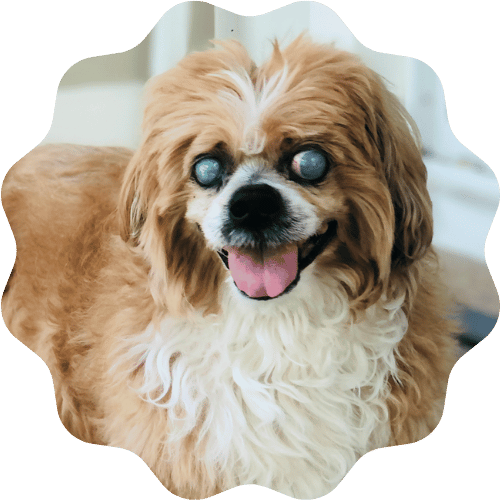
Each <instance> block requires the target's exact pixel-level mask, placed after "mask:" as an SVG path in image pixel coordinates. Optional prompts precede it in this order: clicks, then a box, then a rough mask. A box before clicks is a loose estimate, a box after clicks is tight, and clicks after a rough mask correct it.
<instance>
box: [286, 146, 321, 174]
mask: <svg viewBox="0 0 500 500" xmlns="http://www.w3.org/2000/svg"><path fill="white" fill-rule="evenodd" d="M327 166H328V163H327V161H326V157H325V155H324V154H323V153H321V152H319V151H316V150H315V149H308V150H306V151H301V152H300V153H297V154H296V155H295V156H294V157H293V160H292V170H293V171H294V173H296V174H297V175H298V176H299V177H302V179H305V180H307V181H314V180H317V179H319V178H321V177H322V176H323V174H324V173H325V172H326V169H327Z"/></svg>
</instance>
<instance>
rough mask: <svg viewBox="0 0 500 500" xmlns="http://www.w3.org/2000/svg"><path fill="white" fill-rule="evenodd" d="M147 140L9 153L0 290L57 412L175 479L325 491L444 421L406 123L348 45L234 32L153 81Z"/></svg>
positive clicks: (165, 478) (427, 205) (416, 164)
mask: <svg viewBox="0 0 500 500" xmlns="http://www.w3.org/2000/svg"><path fill="white" fill-rule="evenodd" d="M148 96H149V99H148V102H147V106H146V110H145V117H144V127H143V140H142V144H141V146H140V147H139V149H138V150H137V151H136V152H135V153H134V152H131V151H128V150H125V149H119V148H93V147H81V146H70V145H62V146H43V147H39V148H37V149H35V150H34V151H33V152H31V153H30V154H28V155H27V156H26V157H25V158H23V159H22V160H21V161H20V162H19V163H18V164H16V165H15V166H14V167H13V168H12V169H11V171H10V172H9V173H8V175H7V177H6V180H5V183H4V185H3V191H2V198H3V204H4V207H5V210H6V212H7V215H8V218H9V221H10V224H11V226H12V230H13V232H14V235H15V239H16V243H17V259H16V262H15V266H14V270H13V273H12V276H11V278H10V280H9V283H8V286H7V289H6V292H5V294H4V298H3V314H4V318H5V321H6V323H7V326H8V327H9V329H10V330H11V331H12V333H13V334H14V335H15V336H16V337H18V338H19V339H20V340H21V341H22V342H24V343H25V344H26V345H28V346H29V347H30V348H31V349H33V350H34V351H35V352H36V353H38V354H39V355H40V356H41V357H42V358H43V360H44V361H45V362H46V363H47V364H48V366H49V368H50V370H51V373H52V376H53V377H54V382H55V387H56V393H57V404H58V410H59V414H60V416H61V419H62V421H63V423H64V425H65V426H66V428H67V429H68V430H69V431H70V432H71V433H72V434H74V435H75V436H77V437H79V438H80V439H83V440H85V441H88V442H91V443H100V444H107V445H110V446H118V447H123V448H126V449H128V450H131V451H133V452H135V453H137V454H138V455H139V456H140V457H141V458H142V459H144V461H145V462H146V463H147V464H148V465H149V467H151V469H152V470H153V471H154V473H155V474H156V475H157V476H158V478H159V479H160V480H161V482H162V483H163V484H164V485H165V486H166V487H167V488H168V489H169V490H170V491H171V492H173V493H175V494H177V495H180V496H182V497H190V498H200V497H208V496H210V495H213V494H215V493H217V492H220V491H223V490H227V489H229V488H232V487H235V486H237V485H243V484H259V485H263V486H267V487H269V488H273V489H275V490H277V491H280V492H282V493H285V494H288V495H291V496H295V497H298V498H316V497H319V496H321V495H324V494H326V493H328V492H329V491H331V490H332V489H333V488H334V487H335V486H336V485H337V484H338V483H339V482H340V481H341V480H342V478H343V477H344V476H345V474H346V473H347V472H348V471H349V469H350V468H351V467H352V466H353V464H354V463H355V462H356V460H357V459H358V458H359V457H361V456H362V455H363V454H365V453H367V452H368V451H370V450H372V449H374V448H378V447H382V446H389V445H395V444H401V443H409V442H413V441H416V440H418V439H420V438H422V437H424V436H426V435H427V434H429V432H431V431H432V429H433V428H434V427H435V426H436V424H437V423H438V421H439V418H440V415H441V411H442V407H443V401H444V396H445V390H446V383H447V378H448V374H449V371H450V369H451V366H452V364H453V362H454V356H455V353H454V349H455V347H454V340H453V336H452V334H451V332H452V331H453V328H454V327H453V325H452V323H451V322H450V321H449V320H448V319H447V314H448V312H449V311H448V303H447V301H446V295H445V292H443V289H442V285H441V281H440V278H439V275H438V267H437V261H436V257H435V254H434V252H433V250H432V249H431V246H430V245H431V240H432V214H431V202H430V199H429V195H428V192H427V189H426V170H425V167H424V164H423V162H422V159H421V155H420V150H419V146H418V132H417V131H416V129H415V127H414V126H413V122H412V120H411V118H410V117H409V115H408V114H407V113H406V112H405V111H404V109H403V108H402V107H401V105H400V104H399V103H398V101H397V99H396V98H395V97H394V96H393V95H392V94H391V93H390V92H389V91H388V90H387V89H386V88H385V86H384V84H383V83H382V81H381V79H380V78H379V77H378V76H377V75H376V74H375V73H374V72H373V71H371V70H369V69H368V68H366V67H365V66H364V65H362V64H361V63H360V62H359V61H358V60H357V59H356V58H355V57H354V56H352V55H350V54H348V53H345V52H341V51H338V50H336V49H334V48H333V47H331V46H323V45H318V44H315V43H313V42H311V41H309V40H308V39H307V38H305V37H300V38H298V39H297V40H296V41H295V42H293V43H292V44H291V45H289V46H288V47H287V48H285V49H280V48H279V47H278V45H277V44H276V45H275V47H274V51H273V54H272V56H271V57H270V59H269V60H268V61H267V62H266V63H265V64H264V65H263V66H261V67H256V66H255V65H254V64H253V63H252V61H251V60H250V58H249V56H248V55H247V53H246V51H245V50H244V49H243V47H242V46H241V45H239V44H237V43H236V42H224V43H220V44H218V46H217V47H216V48H214V49H212V50H209V51H206V52H202V53H194V54H191V55H189V56H188V57H186V58H185V59H184V60H183V61H181V62H180V63H179V65H178V66H177V67H175V68H173V69H172V70H170V71H168V72H167V73H165V74H163V75H161V76H159V77H157V78H155V79H154V80H153V81H152V82H151V83H150V85H149V94H148Z"/></svg>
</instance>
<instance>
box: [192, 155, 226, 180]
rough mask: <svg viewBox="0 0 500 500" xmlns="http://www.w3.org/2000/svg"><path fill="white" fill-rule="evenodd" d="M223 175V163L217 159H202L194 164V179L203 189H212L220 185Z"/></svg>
mask: <svg viewBox="0 0 500 500" xmlns="http://www.w3.org/2000/svg"><path fill="white" fill-rule="evenodd" d="M223 173H224V170H223V167H222V163H221V162H220V161H219V160H218V159H217V158H212V157H207V158H202V159H201V160H198V161H197V162H196V163H195V164H194V169H193V174H194V178H195V179H196V181H197V182H198V184H199V185H200V186H203V187H212V186H215V185H217V184H219V183H220V181H221V179H222V174H223Z"/></svg>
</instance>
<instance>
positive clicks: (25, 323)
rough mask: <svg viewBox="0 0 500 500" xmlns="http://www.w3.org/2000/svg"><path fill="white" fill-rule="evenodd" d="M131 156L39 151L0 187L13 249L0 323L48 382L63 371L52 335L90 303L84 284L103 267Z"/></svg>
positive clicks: (109, 151) (76, 149) (66, 148)
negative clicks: (34, 358)
mask: <svg viewBox="0 0 500 500" xmlns="http://www.w3.org/2000/svg"><path fill="white" fill-rule="evenodd" d="M131 155H132V152H131V151H129V150H126V149H123V148H90V147H83V146H70V145H62V146H42V147H39V148H36V149H35V150H33V151H32V152H31V153H29V154H28V155H26V156H25V157H24V158H23V159H21V160H20V161H19V162H18V163H17V164H16V165H15V166H14V167H12V169H11V170H10V171H9V173H8V174H7V176H6V179H5V182H4V184H3V188H2V202H3V206H4V209H5V212H6V214H7V217H8V220H9V223H10V225H11V228H12V231H13V233H14V235H15V239H16V246H17V256H16V263H15V266H14V270H13V272H12V274H11V277H10V279H9V282H8V285H7V288H6V290H5V292H4V296H3V299H2V313H3V317H4V320H5V323H6V325H7V327H8V328H9V329H10V331H11V332H12V333H13V334H14V335H15V336H16V337H18V338H19V339H20V340H21V341H22V342H23V343H24V344H26V345H27V346H28V347H30V348H31V349H32V350H34V351H35V352H36V353H37V354H39V355H40V356H41V357H42V359H43V360H44V361H45V362H46V363H47V364H48V366H49V368H50V369H51V372H52V374H53V376H56V374H57V373H60V372H61V369H60V368H61V367H58V368H59V369H55V368H56V367H55V366H54V363H55V358H54V350H55V349H57V345H56V344H57V342H56V339H57V335H58V333H62V334H64V335H66V334H69V332H70V331H71V330H73V329H74V328H73V324H72V323H74V321H75V317H76V316H78V314H79V310H82V308H85V307H86V304H87V303H88V300H89V296H88V294H87V292H88V290H87V287H88V283H90V282H92V281H93V280H94V279H95V277H96V276H97V274H98V272H99V270H100V268H102V266H103V265H104V264H105V257H104V255H103V253H102V248H103V246H104V245H105V244H106V240H107V238H108V237H109V235H110V234H113V233H114V232H116V224H115V217H114V211H115V209H116V203H117V197H118V195H119V190H120V185H121V179H122V175H123V171H124V169H125V167H126V166H127V164H128V162H129V160H130V157H131ZM86 295H87V296H86ZM63 302H64V303H63ZM54 318H57V321H55V320H54ZM63 329H64V330H65V331H64V332H62V330H63ZM61 338H62V336H61ZM62 371H63V370H62Z"/></svg>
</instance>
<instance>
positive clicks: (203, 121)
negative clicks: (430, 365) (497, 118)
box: [120, 37, 432, 309]
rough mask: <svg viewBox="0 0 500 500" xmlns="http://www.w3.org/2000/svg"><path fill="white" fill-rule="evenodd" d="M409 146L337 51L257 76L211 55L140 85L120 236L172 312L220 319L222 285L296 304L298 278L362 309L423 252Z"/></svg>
mask: <svg viewBox="0 0 500 500" xmlns="http://www.w3.org/2000/svg"><path fill="white" fill-rule="evenodd" d="M416 135H417V132H416V131H415V128H414V127H413V125H412V120H411V118H410V117H409V116H408V114H407V113H406V112H405V111H404V110H403V108H402V107H401V105H400V104H399V103H398V101H397V99H396V98H395V97H394V96H393V95H392V94H391V93H390V92H389V91H388V90H387V89H386V87H385V86H384V84H383V82H382V81H381V79H380V78H379V77H378V76H377V75H376V74H375V73H374V72H373V71H371V70H369V69H368V68H366V67H365V66H364V65H362V64H361V63H360V62H359V61H358V60H357V59H356V58H355V57H353V56H352V55H350V54H348V53H345V52H341V51H338V50H335V49H334V48H333V47H330V46H323V45H317V44H314V43H312V42H311V41H309V40H307V39H306V38H304V37H300V38H299V39H297V40H296V41H295V42H293V43H292V44H291V45H289V46H288V47H287V48H285V49H284V50H280V48H279V47H278V45H277V44H276V45H275V47H274V51H273V54H272V56H271V58H270V59H269V61H268V62H267V63H266V64H264V65H263V66H261V67H256V66H255V65H254V64H253V63H252V61H251V60H250V59H249V57H248V55H247V53H246V51H245V50H244V49H243V48H242V47H241V46H240V45H239V44H237V43H236V42H229V43H223V44H220V45H219V46H218V47H216V48H215V49H212V50H209V51H207V52H202V53H195V54H192V55H189V56H188V57H186V58H185V59H184V60H183V61H181V63H180V64H179V65H178V66H177V67H175V68H174V69H172V70H170V71H168V72H167V73H165V74H163V75H161V76H159V77H157V78H155V79H154V80H153V81H152V82H151V84H150V88H149V100H148V103H147V106H146V111H145V120H144V138H143V142H142V145H141V146H140V148H139V150H138V151H137V153H136V154H135V156H134V158H133V159H132V162H131V164H130V165H129V168H128V171H127V173H126V177H125V181H124V185H123V189H122V196H121V201H120V217H121V223H122V235H123V237H124V239H125V240H127V241H129V242H130V243H132V244H134V245H136V246H137V247H139V248H140V249H141V250H142V251H143V252H144V255H145V256H146V258H147V259H148V261H149V263H150V265H151V278H152V282H153V284H154V287H153V288H154V291H155V294H156V297H157V299H158V300H163V302H165V303H168V304H169V307H170V308H172V309H175V308H177V307H178V306H181V305H182V303H183V302H187V303H190V304H191V305H192V306H194V307H201V308H204V309H216V307H217V297H218V291H219V288H220V286H221V283H223V282H224V281H226V278H227V277H228V273H230V275H231V277H232V279H233V281H234V284H235V285H236V287H237V288H238V289H239V291H240V292H241V293H242V294H245V295H247V296H248V297H250V298H253V299H259V300H270V299H273V298H275V297H279V296H282V295H284V294H288V293H290V294H293V293H294V287H295V285H296V284H297V283H298V282H299V280H300V277H301V272H302V271H303V270H304V269H305V268H307V267H309V268H310V269H313V270H314V272H315V273H317V274H318V273H319V274H325V273H338V274H339V276H340V275H341V276H343V280H344V286H345V287H346V289H347V291H348V293H349V295H350V297H351V298H352V301H353V304H367V303H370V302H373V301H374V300H376V299H377V298H378V297H380V295H381V294H382V293H386V292H387V291H388V290H389V289H390V287H391V286H392V285H391V283H394V282H395V280H396V278H397V277H398V276H399V277H401V276H404V275H405V274H407V273H408V272H409V269H410V268H411V266H412V265H413V264H414V262H415V261H417V260H418V259H420V258H421V257H422V256H423V255H424V254H425V252H426V250H427V248H428V246H429V245H430V243H431V239H432V218H431V203H430V200H429V196H428V192H427V189H426V172H425V167H424V165H423V163H422V160H421V156H420V151H419V148H418V144H417V140H416ZM240 292H238V293H240Z"/></svg>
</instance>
